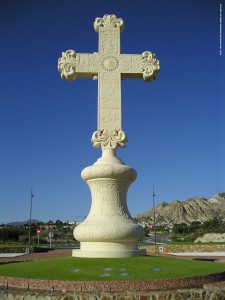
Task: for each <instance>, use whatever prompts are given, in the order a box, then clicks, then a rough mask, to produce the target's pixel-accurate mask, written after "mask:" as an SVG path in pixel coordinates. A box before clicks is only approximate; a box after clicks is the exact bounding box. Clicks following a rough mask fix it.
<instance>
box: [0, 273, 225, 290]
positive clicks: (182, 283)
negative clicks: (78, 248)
mask: <svg viewBox="0 0 225 300" xmlns="http://www.w3.org/2000/svg"><path fill="white" fill-rule="evenodd" d="M224 280H225V271H224V272H221V273H215V274H209V275H205V276H194V277H185V278H172V279H154V280H123V281H61V280H41V279H27V278H15V277H7V276H0V289H1V290H26V291H30V290H32V291H45V292H46V291H49V292H54V291H61V292H81V291H82V292H123V291H164V290H175V289H185V288H202V287H203V285H205V284H208V283H213V282H220V281H224Z"/></svg>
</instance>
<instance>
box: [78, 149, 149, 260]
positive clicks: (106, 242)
mask: <svg viewBox="0 0 225 300" xmlns="http://www.w3.org/2000/svg"><path fill="white" fill-rule="evenodd" d="M81 176H82V178H83V180H85V181H86V182H87V184H88V186H89V188H90V190H91V194H92V206H91V210H90V213H89V215H88V217H87V218H86V219H85V221H84V222H83V223H81V224H80V225H78V226H77V227H76V228H75V229H74V237H75V238H76V239H77V240H79V241H80V242H81V247H80V249H79V250H73V254H72V255H73V256H76V257H102V258H103V257H109V258H110V257H129V256H140V255H145V250H139V249H138V243H139V241H140V240H141V239H142V238H143V237H144V229H143V228H142V226H141V225H139V224H138V223H137V222H135V221H134V220H133V219H132V217H131V215H130V213H129V211H128V208H127V201H126V196H127V190H128V187H129V186H130V185H131V183H132V182H133V181H134V180H135V179H136V176H137V174H136V171H135V170H134V169H133V168H131V167H129V166H127V165H125V164H124V163H123V162H122V161H121V160H120V159H119V158H118V157H117V156H116V150H114V149H105V150H103V154H102V157H101V158H100V159H98V160H97V162H96V163H94V165H92V166H89V167H87V168H85V169H84V170H83V171H82V173H81Z"/></svg>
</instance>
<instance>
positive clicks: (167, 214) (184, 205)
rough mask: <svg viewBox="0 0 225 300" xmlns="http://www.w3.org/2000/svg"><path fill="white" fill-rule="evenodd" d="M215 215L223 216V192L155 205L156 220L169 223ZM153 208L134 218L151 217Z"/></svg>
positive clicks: (224, 197) (205, 219) (224, 198)
mask: <svg viewBox="0 0 225 300" xmlns="http://www.w3.org/2000/svg"><path fill="white" fill-rule="evenodd" d="M215 216H221V217H223V218H225V193H219V194H216V195H214V196H213V197H211V198H209V199H207V198H205V197H191V198H188V199H187V200H185V201H179V200H174V201H172V202H171V203H167V202H165V201H163V202H161V203H159V205H157V206H156V207H155V217H156V221H158V222H161V223H169V224H180V223H187V224H189V223H191V222H193V221H199V222H205V221H208V220H210V219H213V218H214V217H215ZM153 217H154V209H153V208H152V209H151V210H149V211H146V212H144V213H141V214H138V215H137V216H136V217H135V219H137V220H138V221H139V220H141V219H153Z"/></svg>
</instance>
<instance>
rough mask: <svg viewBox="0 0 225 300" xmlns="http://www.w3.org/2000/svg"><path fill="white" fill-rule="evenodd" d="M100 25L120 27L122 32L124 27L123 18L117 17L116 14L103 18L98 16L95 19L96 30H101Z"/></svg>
mask: <svg viewBox="0 0 225 300" xmlns="http://www.w3.org/2000/svg"><path fill="white" fill-rule="evenodd" d="M99 27H105V28H108V29H109V28H115V27H120V31H121V32H122V31H123V29H124V22H123V19H121V18H117V17H116V16H115V15H104V17H103V18H96V19H95V21H94V29H95V31H96V32H99Z"/></svg>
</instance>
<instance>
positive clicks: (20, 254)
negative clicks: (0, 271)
mask: <svg viewBox="0 0 225 300" xmlns="http://www.w3.org/2000/svg"><path fill="white" fill-rule="evenodd" d="M22 255H27V253H0V258H1V257H17V256H22Z"/></svg>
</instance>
